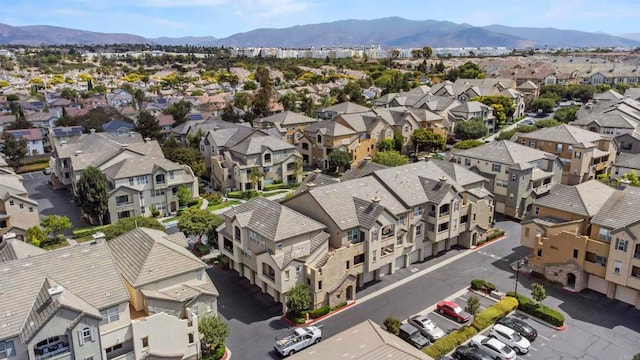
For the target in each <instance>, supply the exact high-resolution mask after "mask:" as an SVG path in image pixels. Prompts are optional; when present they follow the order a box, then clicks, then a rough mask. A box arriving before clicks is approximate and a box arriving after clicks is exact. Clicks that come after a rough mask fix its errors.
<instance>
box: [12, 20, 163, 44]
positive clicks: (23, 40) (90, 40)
mask: <svg viewBox="0 0 640 360" xmlns="http://www.w3.org/2000/svg"><path fill="white" fill-rule="evenodd" d="M43 43H44V44H48V45H55V44H79V45H87V44H150V43H152V41H151V40H149V39H146V38H144V37H142V36H138V35H131V34H108V33H97V32H91V31H84V30H76V29H69V28H63V27H58V26H48V25H31V26H10V25H5V24H0V44H21V45H39V44H43Z"/></svg>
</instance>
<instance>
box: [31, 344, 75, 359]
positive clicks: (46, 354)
mask: <svg viewBox="0 0 640 360" xmlns="http://www.w3.org/2000/svg"><path fill="white" fill-rule="evenodd" d="M69 351H70V348H69V345H64V344H62V343H59V344H57V345H55V344H54V345H52V346H49V347H44V348H42V349H38V350H36V351H35V354H36V360H44V359H49V358H52V357H54V356H58V355H60V354H64V353H68V352H69Z"/></svg>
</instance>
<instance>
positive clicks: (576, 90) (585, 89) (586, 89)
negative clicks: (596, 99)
mask: <svg viewBox="0 0 640 360" xmlns="http://www.w3.org/2000/svg"><path fill="white" fill-rule="evenodd" d="M595 93H596V88H594V87H593V86H591V85H588V84H571V85H569V88H568V90H567V95H568V96H569V97H571V98H573V99H580V101H581V102H583V103H586V102H587V101H589V100H591V98H593V95H594V94H595ZM623 93H624V91H623V92H621V94H623Z"/></svg>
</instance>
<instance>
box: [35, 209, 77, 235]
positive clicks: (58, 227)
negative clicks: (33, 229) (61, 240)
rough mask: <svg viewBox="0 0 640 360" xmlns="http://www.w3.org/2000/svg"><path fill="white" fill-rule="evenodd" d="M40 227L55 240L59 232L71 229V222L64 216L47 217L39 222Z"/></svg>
mask: <svg viewBox="0 0 640 360" xmlns="http://www.w3.org/2000/svg"><path fill="white" fill-rule="evenodd" d="M40 226H42V227H43V228H44V229H45V231H46V232H47V233H52V234H53V237H54V238H55V237H56V235H58V233H59V232H62V231H65V230H67V229H70V228H71V220H69V218H68V217H66V216H61V215H47V216H45V217H44V218H42V220H40Z"/></svg>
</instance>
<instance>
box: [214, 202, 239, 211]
mask: <svg viewBox="0 0 640 360" xmlns="http://www.w3.org/2000/svg"><path fill="white" fill-rule="evenodd" d="M238 204H240V201H238V200H229V201H227V202H224V203H221V204H217V205H209V206H208V207H207V210H209V211H216V210H220V209H224V208H226V207H229V206H234V205H238Z"/></svg>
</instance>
